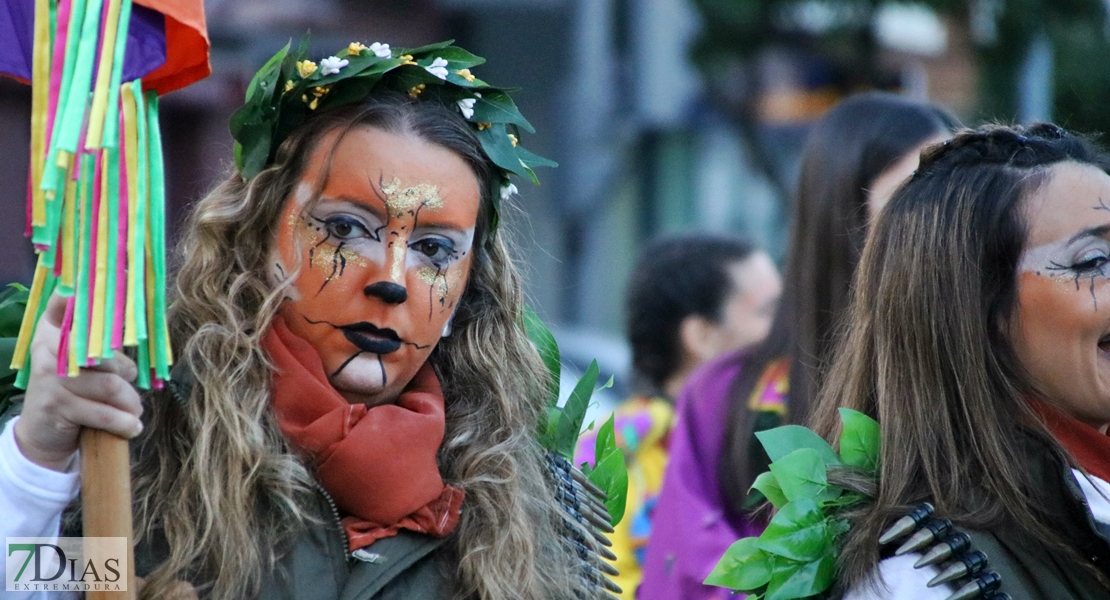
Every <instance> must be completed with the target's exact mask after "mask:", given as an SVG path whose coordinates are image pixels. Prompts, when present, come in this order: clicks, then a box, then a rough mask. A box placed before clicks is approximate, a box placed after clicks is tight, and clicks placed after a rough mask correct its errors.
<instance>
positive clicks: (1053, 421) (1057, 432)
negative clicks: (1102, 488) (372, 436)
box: [1031, 399, 1110, 481]
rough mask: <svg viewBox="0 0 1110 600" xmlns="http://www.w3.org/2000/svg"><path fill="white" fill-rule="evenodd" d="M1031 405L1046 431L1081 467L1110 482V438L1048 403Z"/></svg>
mask: <svg viewBox="0 0 1110 600" xmlns="http://www.w3.org/2000/svg"><path fill="white" fill-rule="evenodd" d="M1031 404H1032V406H1033V410H1034V411H1036V412H1037V414H1038V415H1040V417H1041V421H1042V422H1043V423H1044V424H1045V427H1047V428H1048V430H1049V431H1050V432H1051V433H1052V436H1053V437H1055V438H1056V441H1058V442H1060V445H1061V446H1063V447H1064V448H1067V450H1068V452H1070V453H1071V455H1072V456H1073V457H1075V460H1076V461H1077V462H1079V466H1081V467H1083V469H1084V470H1085V471H1087V472H1088V473H1090V474H1091V475H1094V476H1095V477H1098V478H1099V479H1101V480H1103V481H1110V437H1108V436H1107V435H1106V434H1105V433H1102V432H1101V431H1099V430H1097V429H1095V428H1094V427H1091V426H1090V425H1088V424H1086V423H1084V422H1082V421H1080V420H1079V419H1076V418H1075V417H1072V416H1071V415H1067V414H1065V413H1064V412H1062V411H1061V410H1060V409H1058V408H1056V407H1054V406H1051V405H1049V404H1048V403H1046V402H1042V401H1040V400H1036V399H1033V400H1032V401H1031Z"/></svg>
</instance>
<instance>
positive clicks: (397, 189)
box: [382, 177, 443, 218]
mask: <svg viewBox="0 0 1110 600" xmlns="http://www.w3.org/2000/svg"><path fill="white" fill-rule="evenodd" d="M382 193H383V194H385V207H386V210H388V211H389V215H390V216H391V217H394V218H400V217H402V216H404V214H405V213H406V212H413V213H415V212H416V211H417V210H418V209H420V208H429V209H431V210H439V209H440V208H443V198H441V197H440V196H439V188H437V187H436V186H434V185H432V184H430V183H418V184H416V185H414V186H412V187H407V188H404V189H402V188H401V180H400V179H397V178H396V177H394V178H393V181H390V182H389V183H386V184H383V185H382Z"/></svg>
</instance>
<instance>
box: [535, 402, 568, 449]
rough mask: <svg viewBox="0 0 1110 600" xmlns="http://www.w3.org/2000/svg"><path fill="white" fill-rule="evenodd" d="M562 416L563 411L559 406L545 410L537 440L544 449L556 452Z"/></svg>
mask: <svg viewBox="0 0 1110 600" xmlns="http://www.w3.org/2000/svg"><path fill="white" fill-rule="evenodd" d="M562 416H563V411H562V409H560V408H559V407H557V406H548V407H546V408H545V409H544V415H543V417H541V422H540V424H539V435H538V436H537V440H536V441H538V442H539V444H540V446H542V447H543V448H545V449H547V450H552V451H554V450H555V432H556V431H558V428H559V419H560V418H562Z"/></svg>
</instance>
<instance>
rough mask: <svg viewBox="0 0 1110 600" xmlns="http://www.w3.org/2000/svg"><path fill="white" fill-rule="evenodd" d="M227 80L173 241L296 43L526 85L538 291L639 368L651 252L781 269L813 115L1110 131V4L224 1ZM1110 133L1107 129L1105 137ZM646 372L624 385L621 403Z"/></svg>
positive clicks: (19, 259)
mask: <svg viewBox="0 0 1110 600" xmlns="http://www.w3.org/2000/svg"><path fill="white" fill-rule="evenodd" d="M206 7H207V12H208V25H209V33H210V36H211V40H212V45H213V51H212V64H213V69H214V72H213V75H212V76H211V77H210V78H208V79H207V80H205V81H202V82H200V83H198V84H196V85H193V86H190V87H189V88H186V89H185V90H182V91H179V92H175V93H173V94H170V95H169V96H167V97H165V98H164V101H163V111H162V119H163V131H164V139H165V145H166V157H167V174H168V188H169V189H168V195H169V203H170V214H171V221H170V227H171V231H170V235H171V239H174V235H175V230H174V229H173V228H176V227H177V226H178V225H179V224H180V222H181V219H182V218H183V217H184V215H185V214H186V213H187V211H188V209H189V207H190V206H191V205H192V204H193V203H194V202H196V201H197V200H198V199H199V198H201V197H202V196H203V195H204V193H205V192H206V191H207V190H208V189H210V188H211V187H212V186H213V185H214V184H215V183H216V182H218V181H219V180H220V179H222V178H223V177H226V176H228V174H229V173H231V172H232V165H231V138H230V135H229V134H228V130H227V122H228V118H229V116H230V115H231V113H232V112H233V111H234V110H235V109H236V108H237V107H238V106H239V104H240V102H241V101H242V98H243V94H244V91H245V89H246V85H247V83H248V82H249V80H250V78H251V76H252V75H253V74H254V72H255V71H256V70H257V69H258V68H259V67H260V66H261V64H262V63H263V62H264V61H265V60H266V59H267V58H268V57H269V56H271V55H272V54H273V53H274V52H275V51H276V50H277V49H278V48H280V47H281V46H282V45H284V44H285V43H286V42H287V41H289V39H290V38H293V39H294V40H295V39H297V38H299V37H300V36H301V35H302V34H303V33H304V32H305V31H306V30H311V32H312V46H313V50H312V52H313V53H314V54H318V55H321V56H323V55H326V54H329V53H333V52H335V51H336V50H338V49H340V48H344V47H346V45H347V44H348V42H350V41H352V40H359V41H362V42H364V43H367V44H369V43H371V42H375V41H380V42H387V43H389V44H391V45H393V46H395V47H396V46H416V45H420V44H423V43H426V42H432V41H438V40H440V39H448V38H454V39H455V40H456V42H457V43H458V44H459V45H461V46H463V47H465V48H467V49H469V50H471V51H473V52H475V53H476V54H478V55H481V56H485V57H487V58H488V60H489V62H488V63H487V64H486V65H484V66H482V67H479V68H478V69H476V72H477V73H478V74H479V76H480V77H482V78H483V79H485V80H487V81H490V82H491V83H494V84H510V85H514V86H519V88H520V91H519V92H517V93H516V94H515V96H514V97H515V98H516V100H517V103H518V104H519V105H520V108H521V110H522V112H523V113H524V114H525V115H526V116H527V117H528V119H529V120H530V121H531V122H532V123H533V124H534V125H535V126H536V129H537V131H538V133H537V134H536V135H533V136H529V137H528V138H526V140H525V143H526V144H527V145H528V147H529V149H531V150H533V151H535V152H536V153H538V154H540V155H543V156H546V157H549V158H552V159H554V160H556V161H558V162H559V163H560V167H559V168H558V169H554V170H550V169H548V170H542V171H541V172H539V173H538V175H539V177H540V179H541V181H542V182H543V184H542V185H541V186H539V187H536V186H532V185H529V184H525V183H522V182H517V185H518V187H519V188H520V196H519V198H518V206H519V208H520V211H519V214H512V215H509V217H508V221H509V222H510V227H511V229H512V230H514V231H515V232H516V243H517V246H518V248H519V252H518V255H519V256H521V257H522V259H523V262H524V266H525V268H526V271H527V276H528V282H529V287H528V293H529V297H530V301H531V303H532V304H533V306H534V307H535V308H536V310H537V312H539V314H540V315H541V316H542V317H543V318H544V319H545V320H546V321H548V322H549V323H551V324H552V325H553V326H554V328H555V330H556V334H557V336H558V337H559V338H560V340H561V343H562V345H563V347H564V355H565V359H566V362H567V363H568V365H569V366H571V367H576V368H577V369H582V368H584V367H585V363H588V359H589V358H592V357H595V356H596V357H597V358H599V360H601V362H602V367H603V371H604V372H607V373H617V374H618V375H620V374H622V373H623V371H624V369H626V368H627V365H626V363H627V360H628V359H627V350H626V349H625V347H624V345H623V343H622V342H621V338H622V327H623V314H622V312H623V311H622V298H623V295H624V290H625V286H626V279H627V275H628V272H629V270H630V269H631V267H632V261H633V260H634V259H635V256H636V252H637V251H638V250H639V248H640V246H641V245H642V244H643V243H644V242H645V241H646V240H648V239H649V238H651V237H652V236H655V235H658V234H661V233H666V232H680V231H694V230H701V231H723V232H734V233H740V234H743V235H746V236H748V237H750V238H752V239H754V240H756V241H757V242H758V243H759V244H761V245H762V246H763V247H764V248H766V249H767V250H768V251H769V252H770V253H771V255H772V256H774V257H775V258H776V259H777V260H780V261H781V259H782V258H783V256H782V253H783V251H784V246H785V242H786V238H787V230H788V227H789V224H788V222H787V220H788V216H789V214H790V207H789V203H790V194H791V191H792V188H793V184H794V179H795V175H796V165H797V155H798V153H799V150H800V147H801V144H802V141H803V139H804V136H805V134H806V131H807V128H808V126H809V124H810V123H812V122H813V121H814V120H815V119H816V118H818V117H820V116H821V115H822V114H823V113H824V111H825V110H827V109H828V108H829V107H830V106H831V105H833V104H834V103H836V102H837V100H839V99H840V98H842V97H844V96H845V95H847V94H849V93H852V92H857V91H862V90H867V89H884V90H890V91H898V92H900V93H903V94H906V95H908V96H911V97H914V98H917V99H922V100H925V99H927V100H931V101H934V102H936V103H939V104H941V105H943V106H945V107H947V108H948V109H949V110H951V111H953V112H954V113H955V114H956V115H958V116H959V117H960V118H961V119H962V120H963V121H964V122H965V123H967V124H970V125H974V124H978V123H981V122H983V121H984V120H997V121H1002V122H1026V121H1031V120H1053V121H1055V122H1057V123H1059V124H1061V125H1063V126H1065V127H1068V128H1070V129H1074V130H1079V131H1086V132H1106V131H1110V105H1108V104H1110V24H1108V20H1107V17H1106V15H1107V11H1108V7H1110V1H1108V0H928V1H922V2H885V1H880V0H792V1H787V0H210V1H208V2H206ZM29 115H30V89H29V88H27V87H24V86H21V85H19V84H16V83H14V82H11V81H8V80H0V156H2V157H3V158H4V159H5V163H4V167H3V168H2V169H0V198H2V199H3V201H2V202H0V256H2V257H3V259H2V260H0V281H4V282H6V281H20V282H23V283H29V281H30V277H31V272H32V268H33V255H32V252H31V246H30V243H29V242H28V241H27V240H26V239H25V238H24V237H23V228H24V217H23V210H24V209H23V206H24V197H25V189H26V188H25V186H26V174H27V169H28V166H27V156H28V145H29V142H28V140H29ZM1104 143H1105V140H1104ZM626 385H627V382H626V381H622V379H621V378H618V380H617V386H618V387H617V389H616V390H614V391H615V394H614V395H615V396H617V397H622V396H623V395H624V392H625V391H626V389H627V388H626V387H624V386H626Z"/></svg>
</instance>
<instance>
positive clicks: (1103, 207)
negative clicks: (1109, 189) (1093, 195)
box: [1092, 196, 1110, 212]
mask: <svg viewBox="0 0 1110 600" xmlns="http://www.w3.org/2000/svg"><path fill="white" fill-rule="evenodd" d="M1092 208H1093V209H1094V210H1105V211H1107V212H1110V206H1108V205H1107V204H1106V201H1105V200H1103V199H1102V196H1099V197H1098V206H1093V207H1092Z"/></svg>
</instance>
